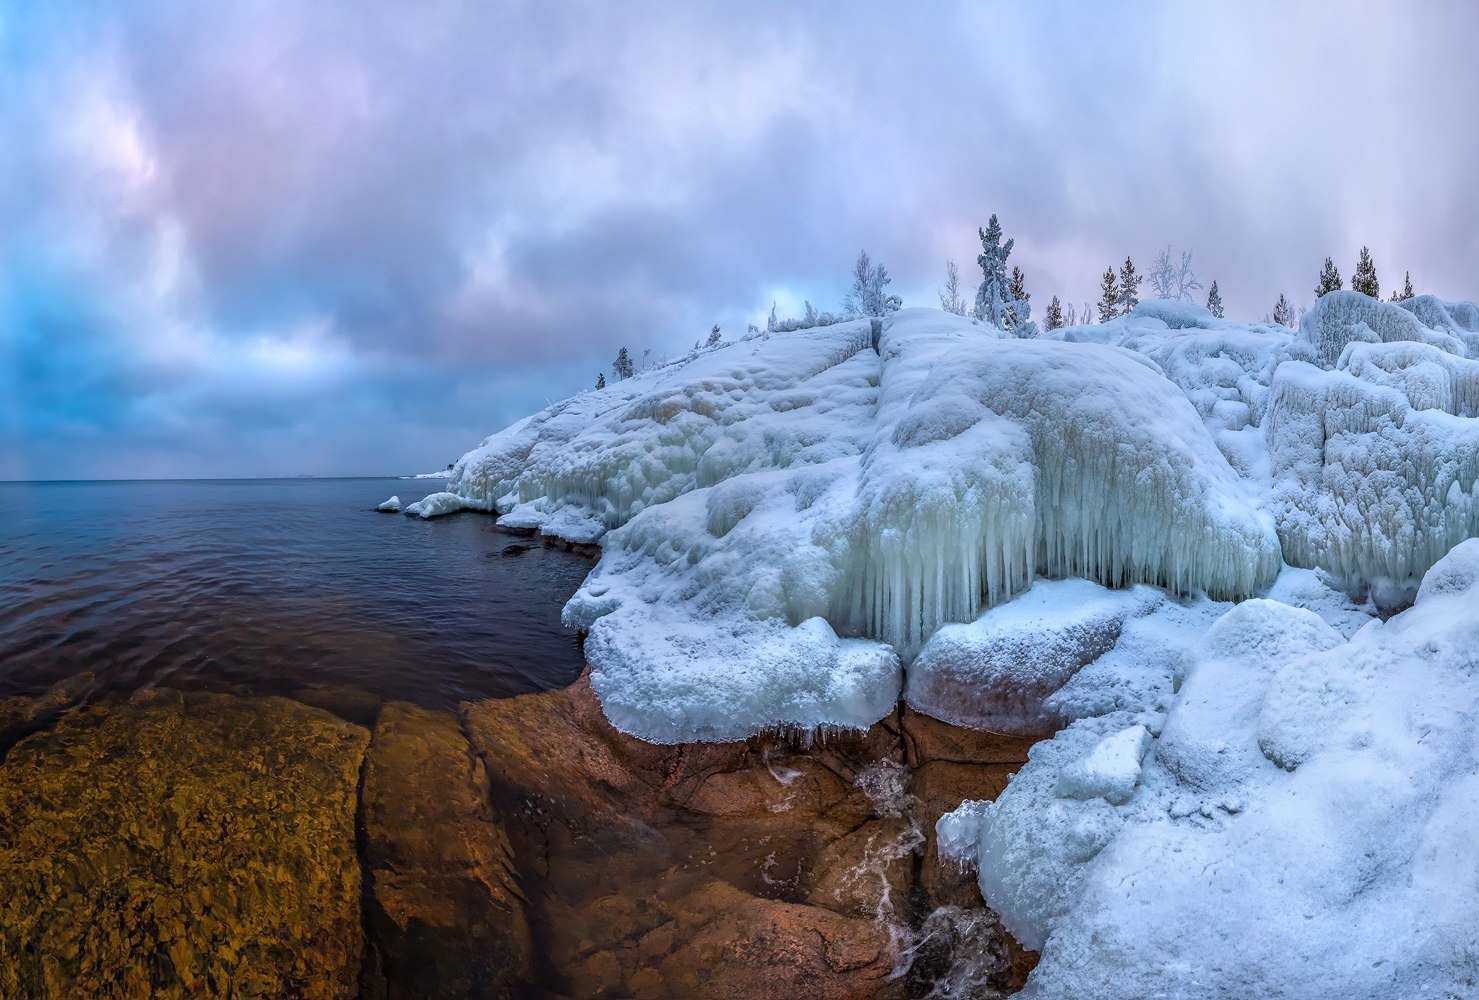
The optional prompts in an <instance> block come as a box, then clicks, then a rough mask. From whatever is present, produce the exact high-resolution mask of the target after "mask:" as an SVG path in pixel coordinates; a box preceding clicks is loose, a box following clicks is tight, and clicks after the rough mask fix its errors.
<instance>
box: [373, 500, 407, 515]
mask: <svg viewBox="0 0 1479 1000" xmlns="http://www.w3.org/2000/svg"><path fill="white" fill-rule="evenodd" d="M375 509H376V510H378V511H381V512H383V513H386V514H399V513H400V510H401V498H400V497H391V498H390V499H389V500H382V501H381V502H380V503H379V504H377V505H376V506H375Z"/></svg>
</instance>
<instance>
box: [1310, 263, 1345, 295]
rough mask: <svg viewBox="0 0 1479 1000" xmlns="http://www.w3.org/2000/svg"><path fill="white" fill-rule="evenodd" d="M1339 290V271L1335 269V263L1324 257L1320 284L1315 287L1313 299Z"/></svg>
mask: <svg viewBox="0 0 1479 1000" xmlns="http://www.w3.org/2000/svg"><path fill="white" fill-rule="evenodd" d="M1340 289H1341V281H1340V271H1338V270H1337V269H1336V267H1335V261H1333V260H1331V259H1330V258H1329V257H1326V258H1325V267H1324V269H1323V270H1321V271H1320V283H1319V284H1318V285H1316V286H1315V298H1317V299H1318V298H1319V297H1320V296H1321V295H1324V294H1325V293H1326V292H1338V291H1340Z"/></svg>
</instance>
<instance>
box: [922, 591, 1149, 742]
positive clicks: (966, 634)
mask: <svg viewBox="0 0 1479 1000" xmlns="http://www.w3.org/2000/svg"><path fill="white" fill-rule="evenodd" d="M1161 600H1163V597H1162V595H1161V593H1160V591H1157V590H1153V589H1152V588H1149V587H1135V588H1132V589H1129V590H1109V589H1107V588H1105V587H1101V586H1099V585H1098V584H1095V583H1090V582H1089V581H1087V580H1052V581H1047V580H1044V581H1038V582H1037V583H1034V584H1033V585H1032V588H1031V589H1030V590H1028V591H1027V592H1026V593H1023V594H1020V595H1018V596H1017V597H1015V598H1014V599H1012V600H1011V601H1010V602H1008V603H1006V604H1002V605H999V606H997V607H994V608H992V609H990V610H989V611H987V612H986V613H985V614H983V615H981V617H980V618H978V619H976V620H975V621H974V622H970V623H966V624H953V625H946V626H944V627H943V628H941V629H940V630H939V631H938V632H936V633H935V634H934V635H933V636H931V637H930V639H929V641H928V642H927V643H925V645H924V648H923V649H921V650H920V652H919V655H918V656H917V657H915V658H914V662H913V663H911V664H910V665H909V671H908V683H907V686H906V687H905V691H904V696H905V699H906V700H907V701H908V702H909V704H910V705H911V706H913V707H914V708H915V709H917V710H918V711H921V712H924V713H925V714H926V715H931V716H934V717H935V718H937V719H941V720H943V721H945V722H950V723H954V724H955V725H960V726H969V727H971V728H973V729H986V730H991V731H992V732H1002V733H1014V734H1015V733H1021V734H1024V735H1030V734H1034V733H1038V734H1043V735H1047V734H1051V733H1052V732H1053V731H1054V730H1056V729H1057V728H1058V727H1059V726H1060V725H1061V724H1062V718H1061V716H1060V715H1059V714H1058V713H1057V712H1054V711H1051V710H1050V709H1049V708H1047V707H1046V705H1045V704H1044V702H1045V701H1046V699H1047V698H1048V697H1049V696H1050V695H1052V694H1053V693H1054V692H1056V691H1058V690H1059V689H1060V688H1062V687H1063V685H1064V684H1066V683H1068V681H1069V680H1070V679H1071V678H1072V677H1073V676H1074V674H1076V673H1078V671H1079V670H1080V669H1082V668H1083V667H1085V666H1086V665H1088V664H1090V663H1092V662H1094V661H1095V660H1097V659H1098V658H1099V657H1101V656H1103V655H1104V654H1105V653H1107V652H1108V651H1109V650H1110V649H1112V648H1113V647H1114V645H1115V643H1116V642H1117V641H1118V640H1119V638H1120V633H1121V631H1122V629H1123V628H1124V625H1125V620H1126V619H1127V618H1130V617H1132V616H1134V615H1138V614H1141V613H1143V612H1145V611H1146V610H1148V609H1149V608H1150V607H1152V606H1154V605H1155V604H1157V603H1159V602H1160V601H1161Z"/></svg>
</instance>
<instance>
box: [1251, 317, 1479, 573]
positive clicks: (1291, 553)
mask: <svg viewBox="0 0 1479 1000" xmlns="http://www.w3.org/2000/svg"><path fill="white" fill-rule="evenodd" d="M1393 308H1395V307H1393ZM1404 315H1405V314H1404ZM1266 431H1267V439H1268V449H1269V455H1270V458H1271V462H1272V475H1273V494H1272V508H1273V510H1274V512H1275V516H1276V518H1277V521H1278V525H1279V537H1280V540H1281V542H1282V544H1283V552H1284V558H1285V559H1286V560H1287V561H1288V562H1290V563H1292V564H1294V565H1298V566H1318V567H1320V568H1322V569H1325V570H1328V571H1330V572H1331V573H1334V574H1336V575H1338V576H1340V577H1342V578H1345V579H1348V580H1350V581H1353V582H1356V581H1361V582H1365V583H1371V584H1377V585H1379V586H1380V585H1386V586H1387V587H1388V588H1392V587H1395V588H1399V589H1400V588H1403V587H1405V588H1407V589H1411V588H1413V587H1415V586H1416V582H1417V581H1418V580H1420V579H1421V577H1422V574H1423V573H1424V572H1425V571H1426V570H1427V569H1428V567H1429V566H1431V565H1433V563H1435V562H1437V561H1438V559H1440V558H1441V557H1442V556H1443V554H1444V553H1446V552H1447V551H1448V550H1449V549H1451V548H1452V547H1453V546H1454V545H1455V544H1457V543H1458V542H1460V541H1462V540H1463V539H1465V538H1470V537H1473V536H1475V535H1479V502H1476V492H1479V361H1470V360H1467V359H1464V358H1460V357H1456V356H1454V355H1452V354H1449V353H1447V352H1445V351H1442V350H1439V349H1437V348H1435V347H1431V346H1427V345H1425V344H1420V343H1415V342H1413V343H1391V344H1368V343H1352V344H1350V345H1349V346H1348V347H1346V348H1345V349H1344V350H1343V351H1342V353H1341V356H1340V358H1339V361H1338V363H1337V364H1336V366H1335V368H1334V370H1331V371H1326V370H1323V369H1320V368H1317V367H1315V366H1314V365H1310V364H1307V363H1302V362H1289V363H1286V364H1284V365H1281V366H1280V367H1279V369H1278V372H1277V375H1276V377H1275V379H1274V383H1273V391H1272V402H1271V404H1270V413H1269V417H1268V420H1267V426H1266Z"/></svg>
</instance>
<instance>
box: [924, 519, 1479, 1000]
mask: <svg viewBox="0 0 1479 1000" xmlns="http://www.w3.org/2000/svg"><path fill="white" fill-rule="evenodd" d="M1431 577H1432V579H1433V581H1434V582H1433V584H1432V586H1431V587H1428V586H1426V585H1425V587H1424V588H1423V590H1422V591H1421V592H1420V594H1419V597H1418V600H1417V603H1416V604H1415V605H1414V606H1413V607H1412V608H1410V609H1409V610H1407V611H1405V612H1403V613H1402V614H1399V615H1397V616H1395V617H1393V618H1392V619H1391V620H1390V621H1388V622H1386V623H1382V622H1380V621H1375V620H1373V621H1370V622H1369V623H1368V624H1366V625H1365V626H1364V627H1362V628H1360V629H1359V630H1358V631H1357V632H1356V633H1355V634H1354V635H1353V636H1352V637H1351V638H1349V639H1345V638H1343V637H1342V636H1341V635H1339V634H1337V633H1336V632H1335V631H1334V630H1333V629H1331V628H1330V627H1329V626H1328V625H1327V624H1326V623H1325V622H1324V621H1322V620H1321V619H1320V618H1319V617H1318V616H1316V615H1315V614H1313V613H1312V612H1310V611H1306V610H1303V609H1298V608H1293V607H1289V606H1287V605H1282V604H1279V603H1277V602H1274V601H1267V600H1258V601H1248V602H1245V603H1243V604H1241V605H1239V606H1237V607H1236V608H1234V609H1233V610H1231V611H1230V612H1228V613H1227V614H1226V615H1225V616H1223V617H1222V618H1221V619H1220V620H1219V621H1218V622H1217V623H1216V624H1215V625H1214V626H1213V627H1212V628H1211V629H1210V630H1208V631H1207V633H1206V635H1205V636H1204V637H1203V638H1202V639H1201V640H1200V641H1199V642H1198V643H1197V644H1196V647H1195V653H1194V655H1193V658H1192V662H1191V664H1190V666H1189V669H1188V672H1187V676H1186V679H1185V682H1184V683H1183V685H1182V687H1181V689H1180V691H1179V692H1178V693H1177V695H1176V697H1175V699H1174V700H1173V701H1172V702H1171V703H1170V704H1169V706H1167V709H1166V711H1164V712H1163V713H1159V712H1157V713H1149V714H1147V713H1142V715H1141V717H1140V718H1139V719H1135V718H1133V717H1131V716H1130V715H1128V713H1124V712H1118V713H1113V714H1111V715H1108V716H1104V717H1098V718H1092V719H1085V720H1082V721H1080V722H1076V723H1074V724H1073V725H1072V726H1070V727H1068V728H1067V729H1065V730H1063V731H1062V732H1061V733H1059V734H1058V735H1057V736H1056V737H1055V738H1054V739H1052V740H1049V741H1046V742H1043V743H1040V744H1038V746H1036V747H1034V748H1033V750H1032V753H1031V757H1030V760H1029V762H1028V763H1027V765H1026V766H1025V767H1024V768H1023V770H1022V771H1021V773H1019V774H1018V775H1017V777H1016V778H1015V779H1014V780H1013V781H1012V783H1011V784H1010V786H1009V787H1008V788H1007V790H1006V791H1005V792H1004V793H1003V794H1002V796H1001V797H1000V798H999V799H998V800H997V802H996V803H994V804H991V805H983V804H980V803H972V804H969V806H968V807H967V808H963V809H962V810H959V811H957V813H955V814H951V815H949V816H947V817H946V818H945V819H942V820H941V823H940V828H939V829H940V832H941V837H942V842H943V841H944V838H945V836H946V834H947V833H948V835H949V843H950V845H951V847H952V849H953V850H954V851H956V852H957V854H963V855H964V856H965V857H967V858H968V859H970V860H974V861H976V862H977V863H978V864H979V872H980V879H981V885H982V890H983V892H984V893H985V895H986V899H987V902H988V903H989V904H990V905H991V906H992V907H993V908H994V909H996V910H997V912H998V913H1000V915H1001V917H1002V920H1003V922H1004V923H1005V925H1006V926H1007V927H1008V928H1009V929H1010V930H1011V931H1012V933H1013V934H1014V935H1015V936H1016V937H1017V938H1018V940H1019V941H1021V942H1022V943H1023V944H1024V945H1025V946H1027V947H1029V948H1035V949H1038V948H1040V949H1041V950H1042V961H1041V963H1040V964H1039V965H1038V967H1037V969H1036V971H1034V972H1033V974H1032V976H1031V978H1030V980H1029V982H1028V985H1027V988H1026V990H1025V991H1024V992H1023V994H1022V995H1023V996H1025V997H1029V998H1046V997H1062V996H1094V997H1105V998H1120V997H1123V998H1131V997H1145V996H1175V997H1181V996H1188V997H1189V996H1196V997H1229V998H1231V997H1247V996H1282V997H1289V998H1306V997H1307V998H1316V997H1328V996H1340V997H1353V998H1371V1000H1376V998H1386V997H1391V996H1419V995H1421V996H1435V997H1442V996H1467V995H1471V994H1472V993H1473V992H1474V989H1475V986H1476V974H1475V969H1476V968H1479V947H1476V945H1475V943H1474V942H1475V941H1476V940H1479V904H1476V903H1475V902H1474V901H1475V900H1476V899H1479V846H1476V841H1475V839H1474V837H1473V836H1472V832H1471V828H1472V816H1473V815H1474V810H1475V809H1479V777H1476V766H1479V758H1476V755H1475V748H1474V740H1473V725H1474V719H1475V718H1476V716H1479V652H1476V651H1479V540H1469V541H1465V542H1463V543H1461V544H1459V545H1457V546H1456V547H1455V548H1454V549H1453V551H1452V552H1450V553H1449V554H1448V555H1447V556H1446V557H1445V558H1444V559H1443V560H1442V561H1440V562H1439V563H1438V564H1437V565H1436V566H1435V567H1434V568H1433V569H1432V571H1431ZM1293 586H1294V589H1306V590H1307V589H1308V587H1309V580H1308V578H1307V577H1306V578H1304V579H1301V580H1298V581H1296V583H1295V584H1294V585H1293ZM1320 603H1329V602H1320ZM1155 716H1160V719H1159V720H1157V718H1156V717H1155ZM1137 722H1138V723H1139V724H1140V725H1141V726H1143V727H1144V729H1143V730H1137V728H1136V723H1137ZM1157 734H1158V735H1157ZM1144 742H1149V744H1150V746H1149V750H1148V752H1145V753H1144V754H1143V756H1142V755H1141V744H1142V743H1144ZM1137 758H1139V759H1138V761H1137ZM1137 764H1138V775H1136V774H1135V772H1136V765H1137ZM1132 775H1133V776H1134V777H1135V780H1134V781H1133V783H1132ZM1100 788H1102V789H1105V790H1107V791H1108V793H1109V794H1108V795H1106V794H1103V793H1100V794H1097V795H1094V794H1092V793H1093V792H1094V791H1095V790H1096V789H1100ZM1126 788H1129V794H1128V795H1127V796H1126V795H1125V794H1124V793H1125V789H1126ZM1116 800H1118V801H1116ZM972 848H974V849H972ZM1357 957H1358V958H1359V960H1354V959H1355V958H1357Z"/></svg>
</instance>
